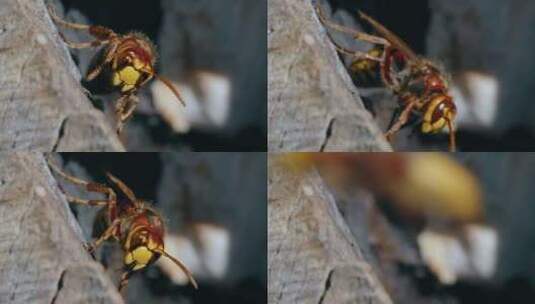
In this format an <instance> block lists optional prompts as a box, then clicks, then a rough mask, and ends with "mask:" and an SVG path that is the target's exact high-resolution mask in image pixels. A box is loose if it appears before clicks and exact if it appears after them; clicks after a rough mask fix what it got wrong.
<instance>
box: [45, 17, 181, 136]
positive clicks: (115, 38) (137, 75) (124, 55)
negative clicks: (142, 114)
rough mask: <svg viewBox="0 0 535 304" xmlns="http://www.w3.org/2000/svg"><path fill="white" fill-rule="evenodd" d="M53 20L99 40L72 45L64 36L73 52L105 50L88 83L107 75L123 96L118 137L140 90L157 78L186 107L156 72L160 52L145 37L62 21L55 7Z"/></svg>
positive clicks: (118, 106) (117, 108) (117, 110)
mask: <svg viewBox="0 0 535 304" xmlns="http://www.w3.org/2000/svg"><path fill="white" fill-rule="evenodd" d="M48 10H49V12H50V16H51V17H52V20H54V22H55V23H56V24H58V25H61V26H64V27H67V28H71V29H75V30H80V31H87V32H88V33H89V34H90V35H91V36H93V37H94V38H95V40H93V41H89V42H71V41H68V40H66V39H65V37H63V35H61V34H60V35H61V36H62V38H63V41H64V42H65V43H66V44H67V46H68V47H69V48H73V49H85V48H96V47H101V46H104V48H102V49H101V50H100V51H99V52H98V53H97V54H96V55H95V57H94V58H93V61H94V64H92V67H91V69H90V70H89V71H88V72H87V75H86V80H87V81H92V80H94V79H96V78H97V76H99V75H101V74H103V77H104V78H106V79H105V82H107V86H109V87H111V90H112V91H118V92H120V94H121V96H120V97H119V98H118V99H117V101H116V105H115V114H116V116H117V134H120V133H121V131H122V129H123V126H124V124H125V122H126V121H127V120H128V119H129V118H130V117H131V116H132V114H133V113H134V110H135V109H136V107H137V104H138V102H139V98H138V97H137V90H138V89H139V88H141V87H142V86H143V85H145V84H146V83H147V82H148V81H149V80H151V79H152V78H153V77H155V78H156V79H158V80H160V81H161V82H162V83H164V84H165V85H166V86H167V87H168V88H169V89H170V90H171V91H172V92H173V94H174V95H175V96H176V97H177V99H178V100H179V101H180V102H181V103H182V105H184V106H185V103H184V99H183V98H182V97H181V95H180V93H179V92H178V90H177V89H176V88H175V87H174V86H173V84H172V83H171V82H170V81H169V80H168V79H166V78H164V77H162V76H159V75H158V74H156V72H155V71H154V65H155V63H156V49H155V47H154V45H153V44H152V42H151V41H150V39H149V38H148V37H147V36H145V35H143V34H142V33H137V32H130V33H127V34H124V35H120V34H117V33H115V32H114V31H113V30H111V29H109V28H107V27H104V26H100V25H85V24H78V23H71V22H67V21H64V20H62V19H61V18H59V17H58V16H57V15H56V14H55V13H54V11H53V9H52V8H51V7H49V8H48Z"/></svg>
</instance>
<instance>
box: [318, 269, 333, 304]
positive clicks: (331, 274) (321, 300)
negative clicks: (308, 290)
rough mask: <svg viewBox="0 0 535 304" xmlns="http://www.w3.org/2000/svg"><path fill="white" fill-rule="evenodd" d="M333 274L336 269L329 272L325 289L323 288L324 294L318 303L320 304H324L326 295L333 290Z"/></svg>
mask: <svg viewBox="0 0 535 304" xmlns="http://www.w3.org/2000/svg"><path fill="white" fill-rule="evenodd" d="M333 272H334V269H331V271H329V275H328V276H327V280H325V288H323V292H322V294H321V297H320V300H319V301H318V304H323V300H325V295H326V294H327V292H328V291H329V289H330V288H331V279H332V276H333Z"/></svg>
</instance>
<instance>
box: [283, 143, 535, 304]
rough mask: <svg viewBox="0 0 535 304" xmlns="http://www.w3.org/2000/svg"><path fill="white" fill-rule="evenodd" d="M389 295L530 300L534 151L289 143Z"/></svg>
mask: <svg viewBox="0 0 535 304" xmlns="http://www.w3.org/2000/svg"><path fill="white" fill-rule="evenodd" d="M285 157H286V159H284V158H283V160H285V161H287V162H288V163H289V164H291V167H292V168H294V169H295V168H299V169H300V170H302V169H303V168H307V167H308V166H310V165H313V166H314V167H315V168H317V169H318V171H319V173H320V175H321V176H322V177H323V179H324V180H325V181H326V182H327V184H328V185H329V187H330V189H331V190H332V193H333V194H334V196H335V199H336V203H337V205H338V207H339V210H340V213H341V214H342V216H343V218H344V219H345V221H346V223H347V225H348V226H349V228H350V229H351V231H352V233H353V236H354V237H355V239H356V241H357V243H358V245H359V247H360V249H361V250H362V252H363V254H364V256H365V257H366V260H367V261H368V262H369V263H370V264H371V265H372V266H373V268H374V271H375V273H376V274H377V276H378V277H379V279H380V280H381V282H382V284H383V285H384V287H385V289H386V290H387V292H388V293H389V294H390V296H391V297H392V299H393V300H394V301H395V303H530V302H532V300H533V298H534V297H535V224H534V221H533V218H534V217H535V203H534V200H533V197H535V193H534V190H533V184H535V153H469V152H467V153H456V154H448V153H323V154H322V153H316V154H310V153H293V154H287V156H285Z"/></svg>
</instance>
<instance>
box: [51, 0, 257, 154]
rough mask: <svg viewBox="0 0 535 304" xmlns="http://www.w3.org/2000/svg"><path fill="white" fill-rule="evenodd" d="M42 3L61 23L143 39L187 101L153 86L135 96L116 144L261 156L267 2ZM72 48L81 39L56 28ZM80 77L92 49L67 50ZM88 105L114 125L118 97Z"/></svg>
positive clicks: (103, 97) (74, 0) (99, 98)
mask: <svg viewBox="0 0 535 304" xmlns="http://www.w3.org/2000/svg"><path fill="white" fill-rule="evenodd" d="M48 3H51V4H53V6H55V7H56V10H57V11H58V13H61V9H60V8H61V7H64V8H65V16H66V19H67V20H70V21H74V22H79V23H86V24H93V25H104V26H106V27H109V28H111V29H113V30H114V31H116V32H118V33H121V34H125V33H127V32H130V31H139V32H142V33H144V34H146V35H147V36H148V37H149V38H150V39H151V40H152V41H153V42H154V43H155V44H156V48H157V51H158V54H159V56H158V63H157V66H156V69H157V72H158V73H160V74H161V75H162V76H165V77H167V78H169V79H170V80H172V81H173V83H174V84H175V86H176V87H177V88H178V89H179V91H180V92H181V94H182V96H183V98H184V99H185V100H186V104H187V106H186V107H182V106H181V105H179V104H178V103H177V102H176V100H175V97H174V96H173V95H172V94H171V93H170V91H169V90H168V89H167V88H166V87H165V86H163V85H162V84H161V83H159V82H158V81H151V82H150V83H148V84H147V85H146V87H145V88H144V89H141V90H140V92H139V97H140V99H141V100H140V104H139V106H138V110H137V112H136V113H135V114H134V116H133V118H132V119H131V121H130V122H129V123H127V125H126V127H125V131H124V132H123V133H124V134H122V136H121V139H122V141H123V142H124V143H125V146H126V148H127V149H128V150H129V151H161V150H194V151H266V138H267V133H266V132H267V122H266V98H267V53H266V52H267V51H266V49H267V41H266V38H265V37H266V32H265V31H266V26H267V25H266V23H267V19H266V18H267V17H266V11H267V2H266V1H247V0H217V1H216V0H185V1H174V0H161V1H143V0H134V1H111V2H110V1H105V0H95V1H83V0H62V1H60V0H51V1H48ZM60 31H61V32H62V33H63V34H64V36H65V37H66V38H68V39H71V40H74V41H88V38H89V36H88V35H87V34H85V33H80V32H76V31H73V30H68V29H60ZM71 53H72V54H73V57H74V59H75V61H76V62H77V63H78V65H79V67H80V70H81V72H82V75H85V73H86V71H87V68H88V65H89V64H90V61H91V58H92V57H93V55H94V54H95V50H72V52H71ZM85 86H86V88H88V89H89V91H91V92H92V93H95V95H93V96H92V97H91V99H92V101H93V103H94V105H95V106H96V107H98V108H100V109H102V110H104V111H105V112H106V113H107V114H108V117H109V120H110V124H112V125H113V126H115V122H114V115H113V105H114V101H115V100H116V98H117V97H118V95H117V94H107V95H97V94H96V92H98V90H95V88H94V87H92V86H91V84H85Z"/></svg>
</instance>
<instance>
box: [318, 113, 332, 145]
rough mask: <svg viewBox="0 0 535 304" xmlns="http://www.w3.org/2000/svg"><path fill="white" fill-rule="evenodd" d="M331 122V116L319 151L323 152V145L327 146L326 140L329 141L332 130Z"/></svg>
mask: <svg viewBox="0 0 535 304" xmlns="http://www.w3.org/2000/svg"><path fill="white" fill-rule="evenodd" d="M333 124H334V118H331V120H330V121H329V124H328V126H327V130H326V131H325V139H324V140H323V143H322V144H321V148H320V152H323V150H325V146H327V142H329V139H330V138H331V135H332V131H333V130H332V128H333Z"/></svg>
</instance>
